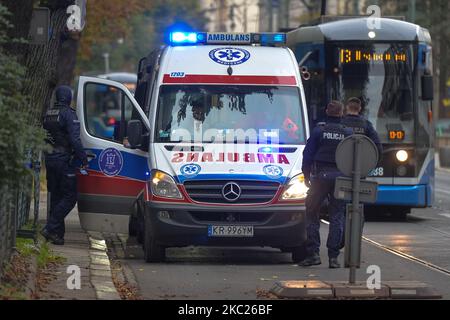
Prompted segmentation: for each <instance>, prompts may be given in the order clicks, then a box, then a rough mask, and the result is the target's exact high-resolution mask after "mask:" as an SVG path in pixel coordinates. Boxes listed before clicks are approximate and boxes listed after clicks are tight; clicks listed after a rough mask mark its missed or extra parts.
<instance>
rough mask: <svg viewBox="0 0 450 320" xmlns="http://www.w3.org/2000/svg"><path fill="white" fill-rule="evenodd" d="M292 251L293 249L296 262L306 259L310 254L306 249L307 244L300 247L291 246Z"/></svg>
mask: <svg viewBox="0 0 450 320" xmlns="http://www.w3.org/2000/svg"><path fill="white" fill-rule="evenodd" d="M291 251H292V261H294V263H297V262H300V261H303V260H305V258H306V256H307V255H308V254H307V251H306V244H304V245H301V246H298V247H293V248H291Z"/></svg>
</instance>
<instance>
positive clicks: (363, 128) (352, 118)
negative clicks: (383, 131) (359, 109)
mask: <svg viewBox="0 0 450 320" xmlns="http://www.w3.org/2000/svg"><path fill="white" fill-rule="evenodd" d="M341 123H342V124H344V125H345V126H346V127H349V128H352V130H353V133H356V134H363V135H366V136H367V137H368V138H370V139H371V140H372V141H373V142H374V143H375V145H376V146H377V149H378V154H379V156H380V158H381V156H382V154H383V146H382V145H381V142H380V138H379V137H378V133H377V132H376V131H375V129H374V127H373V125H372V123H371V122H370V121H369V120H366V119H364V118H363V117H361V116H359V115H351V114H349V115H346V116H345V117H343V118H342V121H341Z"/></svg>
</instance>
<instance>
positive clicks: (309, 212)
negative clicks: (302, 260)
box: [306, 178, 345, 258]
mask: <svg viewBox="0 0 450 320" xmlns="http://www.w3.org/2000/svg"><path fill="white" fill-rule="evenodd" d="M334 185H335V179H334V178H318V179H315V180H313V182H312V186H311V188H310V189H309V191H308V196H307V197H306V219H307V233H308V239H307V251H308V254H309V255H312V254H319V248H320V233H319V228H320V212H319V211H320V206H321V204H322V202H323V201H324V199H325V198H327V197H328V200H329V205H328V214H329V218H330V226H329V232H328V239H327V248H328V257H329V258H337V257H338V255H339V250H340V248H341V240H342V238H343V235H344V215H345V202H344V201H342V200H338V199H336V198H335V197H334Z"/></svg>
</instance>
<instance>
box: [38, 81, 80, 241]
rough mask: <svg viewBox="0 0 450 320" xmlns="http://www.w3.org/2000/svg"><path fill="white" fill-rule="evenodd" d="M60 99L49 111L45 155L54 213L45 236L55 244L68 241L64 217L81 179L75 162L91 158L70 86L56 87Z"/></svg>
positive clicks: (75, 199)
mask: <svg viewBox="0 0 450 320" xmlns="http://www.w3.org/2000/svg"><path fill="white" fill-rule="evenodd" d="M55 96H56V102H55V104H54V106H53V108H50V109H48V110H47V112H46V114H45V117H44V129H46V130H47V132H48V137H47V139H46V142H47V143H49V144H50V145H51V149H52V150H51V151H50V152H48V153H46V154H45V165H46V169H47V190H48V191H49V192H50V193H51V201H50V215H49V219H48V221H47V225H46V226H45V227H44V229H43V230H42V232H41V233H42V235H43V236H44V237H45V238H46V239H47V240H49V241H51V242H52V243H53V244H57V245H63V244H64V233H65V225H64V218H65V217H66V216H67V215H68V214H69V212H70V211H71V210H72V209H73V207H74V206H75V203H76V201H77V180H76V175H75V171H76V168H75V165H74V162H76V161H77V160H78V161H80V162H81V164H82V168H84V167H86V166H87V164H88V162H87V157H86V153H85V152H84V149H83V146H82V144H81V140H80V122H79V121H78V118H77V115H76V113H75V110H73V109H72V108H71V107H70V103H71V101H72V90H71V89H70V87H68V86H59V87H58V88H57V89H56V93H55Z"/></svg>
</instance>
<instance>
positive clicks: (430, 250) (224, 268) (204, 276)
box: [123, 171, 450, 300]
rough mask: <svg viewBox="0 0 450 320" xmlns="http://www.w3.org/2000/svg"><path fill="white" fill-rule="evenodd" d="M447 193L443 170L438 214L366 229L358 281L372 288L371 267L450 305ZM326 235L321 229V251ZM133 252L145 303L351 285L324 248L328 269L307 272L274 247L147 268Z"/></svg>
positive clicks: (176, 255) (171, 255)
mask: <svg viewBox="0 0 450 320" xmlns="http://www.w3.org/2000/svg"><path fill="white" fill-rule="evenodd" d="M449 186H450V171H438V172H437V173H436V193H435V195H436V201H435V204H436V206H435V208H430V209H415V210H413V212H412V214H411V215H409V216H408V218H407V220H406V221H403V222H398V221H392V219H390V218H388V217H377V218H376V219H375V220H373V219H371V221H368V222H366V224H365V227H364V236H365V237H366V238H367V239H369V240H370V242H367V241H364V242H363V246H362V265H361V268H360V269H358V271H357V280H360V281H366V279H367V277H368V276H369V275H368V274H366V269H367V266H369V265H378V266H379V267H380V269H381V278H382V279H381V280H382V281H389V280H411V281H412V280H416V281H421V282H425V283H427V284H428V285H430V286H432V287H434V288H435V289H436V290H437V291H438V292H439V293H440V294H442V296H443V298H444V299H450V246H449V245H448V243H449V241H450V187H449ZM327 232H328V225H327V224H325V223H323V224H322V226H321V235H322V243H323V245H324V243H325V240H324V239H326V235H327ZM377 244H379V245H380V246H379V245H377ZM382 246H384V248H383V247H382ZM386 248H387V249H393V250H394V251H397V252H398V253H400V255H399V254H397V253H395V252H392V251H388V250H386ZM130 252H131V254H132V255H133V257H131V258H128V259H125V260H123V263H126V264H127V265H128V266H129V267H130V269H131V270H132V271H133V273H134V275H135V277H136V281H137V283H138V284H139V287H140V288H139V289H140V293H141V295H142V297H143V298H145V299H220V300H223V299H257V298H263V299H264V298H266V297H267V295H265V292H266V291H267V290H269V289H270V288H271V287H272V286H273V285H274V283H275V282H276V281H279V280H334V281H347V280H348V274H349V271H348V269H344V268H341V269H333V270H331V269H328V259H327V256H326V248H325V247H324V246H323V247H322V249H321V255H322V257H321V258H322V265H320V266H315V267H309V268H300V267H298V266H297V265H295V264H293V263H292V262H291V260H290V254H287V253H281V252H280V251H279V250H276V249H271V248H204V247H188V248H171V249H168V251H167V256H168V259H167V261H166V262H165V263H156V264H146V263H145V262H144V261H143V253H142V251H141V250H140V249H139V248H138V247H135V248H134V249H133V248H131V250H130ZM401 253H404V254H406V255H408V256H402V255H401ZM411 258H413V259H416V258H417V260H418V261H413V260H411ZM340 259H341V262H342V259H343V254H342V255H341V256H340ZM438 269H440V270H438ZM446 270H449V271H448V273H447V272H446Z"/></svg>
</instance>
